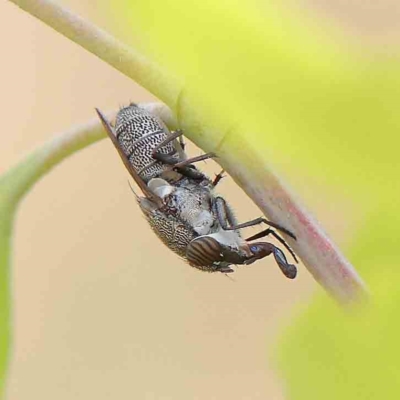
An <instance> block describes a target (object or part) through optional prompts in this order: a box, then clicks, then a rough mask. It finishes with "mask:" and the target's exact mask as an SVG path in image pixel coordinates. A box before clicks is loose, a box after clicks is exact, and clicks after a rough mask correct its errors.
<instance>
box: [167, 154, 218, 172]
mask: <svg viewBox="0 0 400 400" xmlns="http://www.w3.org/2000/svg"><path fill="white" fill-rule="evenodd" d="M214 157H215V153H206V154H202V155H201V156H196V157H192V158H188V159H187V160H184V161H181V162H178V163H176V164H175V165H174V168H183V167H187V166H189V165H191V164H194V163H195V162H199V161H204V160H209V159H210V158H214Z"/></svg>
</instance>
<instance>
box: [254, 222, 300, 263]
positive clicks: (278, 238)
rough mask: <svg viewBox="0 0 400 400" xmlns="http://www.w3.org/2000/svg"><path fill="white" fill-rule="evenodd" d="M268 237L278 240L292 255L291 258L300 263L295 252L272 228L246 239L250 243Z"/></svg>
mask: <svg viewBox="0 0 400 400" xmlns="http://www.w3.org/2000/svg"><path fill="white" fill-rule="evenodd" d="M268 235H272V236H273V237H274V238H275V239H276V240H278V242H280V243H282V244H283V246H285V248H286V250H287V251H288V252H289V253H290V254H291V256H292V257H293V259H294V260H295V261H296V262H297V263H298V262H299V261H298V259H297V257H296V254H295V253H294V251H293V250H292V249H291V248H290V246H289V245H288V244H287V243H286V241H285V240H284V239H283V238H281V237H280V236H279V235H278V234H277V233H276V232H275V231H273V230H272V229H271V228H267V229H265V230H264V231H262V232H259V233H256V234H255V235H253V236H251V237H249V238H247V239H246V242H250V241H253V240H257V239H261V238H263V237H266V236H268Z"/></svg>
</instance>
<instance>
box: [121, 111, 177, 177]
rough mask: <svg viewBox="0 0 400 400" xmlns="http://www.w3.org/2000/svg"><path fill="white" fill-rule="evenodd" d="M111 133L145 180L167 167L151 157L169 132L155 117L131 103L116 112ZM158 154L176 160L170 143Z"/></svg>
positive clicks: (174, 151)
mask: <svg viewBox="0 0 400 400" xmlns="http://www.w3.org/2000/svg"><path fill="white" fill-rule="evenodd" d="M115 132H116V136H117V139H118V142H119V144H120V146H121V149H122V151H123V152H124V153H125V155H126V156H127V158H128V160H129V162H130V163H131V165H132V166H133V167H134V168H135V171H136V172H137V173H138V174H139V175H140V177H141V178H142V179H143V180H144V181H145V182H148V181H149V180H150V179H152V178H155V177H158V176H159V175H160V174H161V173H162V172H163V171H165V170H166V169H167V168H168V166H167V165H165V164H163V163H160V162H158V161H156V160H155V159H154V158H153V151H154V150H155V149H156V148H157V146H158V145H159V144H160V143H161V142H163V141H164V140H165V139H166V138H167V136H168V135H169V130H168V128H167V127H166V126H165V125H164V123H163V122H162V121H161V120H160V119H159V118H157V117H156V116H154V115H152V114H150V113H149V112H147V111H145V110H143V109H141V108H139V107H137V106H136V105H135V104H131V105H129V106H128V107H124V108H122V109H121V110H120V111H119V112H118V114H117V117H116V122H115ZM158 153H161V154H171V155H172V154H173V157H175V158H176V160H177V161H179V156H178V154H175V153H176V150H175V148H174V146H173V144H172V142H170V143H168V144H167V145H165V146H163V147H162V148H160V149H159V150H158Z"/></svg>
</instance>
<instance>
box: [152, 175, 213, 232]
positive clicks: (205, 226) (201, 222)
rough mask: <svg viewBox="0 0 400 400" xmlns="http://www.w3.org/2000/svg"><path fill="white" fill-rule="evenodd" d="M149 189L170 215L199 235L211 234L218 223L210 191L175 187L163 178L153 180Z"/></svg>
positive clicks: (199, 188)
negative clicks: (213, 211) (159, 199)
mask: <svg viewBox="0 0 400 400" xmlns="http://www.w3.org/2000/svg"><path fill="white" fill-rule="evenodd" d="M148 187H149V189H150V190H151V191H152V192H153V193H154V194H156V195H157V196H159V197H160V198H161V199H162V200H163V202H164V204H165V209H166V211H167V212H168V213H170V214H172V215H175V216H177V217H178V218H180V219H181V220H182V221H183V222H185V223H187V224H188V225H189V226H190V227H192V228H193V229H194V231H195V232H196V233H197V234H198V235H205V234H207V233H210V232H211V230H212V227H213V226H214V225H215V223H216V221H215V217H214V215H213V213H212V210H211V195H210V192H209V191H208V190H205V189H204V188H201V187H197V186H194V187H192V188H190V189H188V188H186V187H183V186H173V185H170V184H169V183H168V182H167V181H165V180H164V179H161V178H154V179H151V180H150V181H149V183H148Z"/></svg>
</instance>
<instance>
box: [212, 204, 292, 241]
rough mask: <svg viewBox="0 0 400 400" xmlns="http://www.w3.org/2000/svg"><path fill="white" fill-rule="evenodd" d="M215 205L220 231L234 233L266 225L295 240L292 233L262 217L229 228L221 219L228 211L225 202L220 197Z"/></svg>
mask: <svg viewBox="0 0 400 400" xmlns="http://www.w3.org/2000/svg"><path fill="white" fill-rule="evenodd" d="M215 203H216V211H217V216H218V220H219V222H220V224H221V227H222V229H224V230H226V231H235V230H237V229H242V228H248V227H250V226H255V225H259V224H267V225H269V226H272V227H273V228H275V229H278V230H279V231H281V232H283V233H286V234H287V235H289V236H290V237H291V238H293V239H294V240H296V236H295V235H294V234H293V233H292V232H290V231H289V230H287V229H286V228H284V227H283V226H281V225H279V224H276V223H275V222H271V221H268V220H266V219H265V218H263V217H260V218H256V219H252V220H251V221H247V222H243V223H242V224H233V225H231V226H228V225H227V224H226V220H225V221H224V218H223V215H224V212H225V214H226V210H227V209H228V207H227V205H226V202H225V200H224V199H223V198H222V197H217V198H216V199H215ZM224 210H225V211H224Z"/></svg>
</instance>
